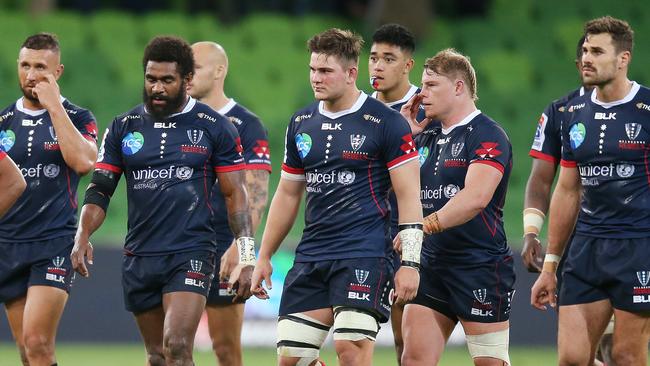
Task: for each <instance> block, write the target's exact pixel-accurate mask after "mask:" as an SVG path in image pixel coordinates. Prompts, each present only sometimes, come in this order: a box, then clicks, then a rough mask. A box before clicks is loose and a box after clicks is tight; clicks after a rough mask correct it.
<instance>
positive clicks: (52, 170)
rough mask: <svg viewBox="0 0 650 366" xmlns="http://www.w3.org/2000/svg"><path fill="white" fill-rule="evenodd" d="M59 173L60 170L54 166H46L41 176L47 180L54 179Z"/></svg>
mask: <svg viewBox="0 0 650 366" xmlns="http://www.w3.org/2000/svg"><path fill="white" fill-rule="evenodd" d="M60 171H61V168H60V167H59V166H58V165H56V164H48V165H46V166H44V167H43V175H45V176H46V177H48V178H56V177H57V176H58V175H59V172H60Z"/></svg>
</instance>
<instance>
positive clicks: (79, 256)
mask: <svg viewBox="0 0 650 366" xmlns="http://www.w3.org/2000/svg"><path fill="white" fill-rule="evenodd" d="M86 259H88V264H93V245H92V244H90V241H88V237H85V236H82V235H80V234H79V233H77V235H75V237H74V247H73V248H72V253H70V260H71V261H72V268H73V269H74V270H75V271H77V272H78V273H79V274H80V275H82V276H84V277H89V276H90V271H88V267H86Z"/></svg>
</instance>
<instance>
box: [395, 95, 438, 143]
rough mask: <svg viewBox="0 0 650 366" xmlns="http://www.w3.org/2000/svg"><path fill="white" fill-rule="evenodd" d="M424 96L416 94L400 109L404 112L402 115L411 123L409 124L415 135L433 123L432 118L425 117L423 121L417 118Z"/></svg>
mask: <svg viewBox="0 0 650 366" xmlns="http://www.w3.org/2000/svg"><path fill="white" fill-rule="evenodd" d="M422 98H423V97H422V95H421V94H415V95H414V96H412V97H411V99H409V101H408V102H406V104H404V105H403V106H402V108H401V109H400V114H402V116H403V117H404V118H405V119H406V121H407V122H408V123H409V126H410V127H411V133H412V134H413V135H417V134H419V133H421V132H422V131H423V130H424V129H425V128H426V127H427V126H428V125H429V123H431V119H430V118H425V119H423V120H422V121H418V120H417V116H418V112H419V111H420V104H421V103H422Z"/></svg>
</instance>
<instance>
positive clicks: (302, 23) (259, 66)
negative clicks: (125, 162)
mask: <svg viewBox="0 0 650 366" xmlns="http://www.w3.org/2000/svg"><path fill="white" fill-rule="evenodd" d="M648 8H649V7H648V6H647V4H645V3H644V2H641V1H638V0H634V1H626V2H619V3H617V4H616V6H615V7H614V6H612V4H611V2H603V1H595V2H571V1H566V0H547V1H545V2H544V3H543V4H542V2H539V1H534V0H519V1H510V0H494V1H493V3H492V6H491V9H490V11H489V14H488V17H487V18H460V19H443V18H437V19H436V20H435V21H434V22H432V24H431V26H430V30H429V32H428V34H427V35H426V36H424V37H421V39H419V40H418V49H417V51H416V55H415V59H416V69H415V70H414V72H413V73H412V76H411V77H412V81H413V82H414V83H415V84H419V79H420V75H421V70H422V64H423V62H424V59H425V58H426V57H430V56H432V55H433V54H435V52H437V51H438V50H440V49H442V48H445V47H455V48H457V49H459V50H460V51H461V52H463V53H466V54H468V55H469V56H471V58H472V60H473V63H474V65H475V67H476V69H477V73H478V84H479V88H478V94H479V98H480V99H479V102H478V105H479V108H480V109H481V110H483V111H484V112H486V113H487V114H488V115H490V116H492V117H493V118H495V119H496V120H498V121H499V122H501V123H502V124H503V125H504V127H505V129H506V131H507V132H508V133H509V135H510V138H511V141H512V144H513V147H514V151H515V154H516V155H515V169H514V171H513V175H512V179H511V185H510V192H509V197H508V201H507V204H506V210H505V215H506V228H507V230H508V235H509V236H510V237H511V238H519V237H520V236H521V229H520V226H521V225H520V210H521V207H522V200H523V186H524V184H525V181H526V178H527V175H528V169H529V165H530V164H529V160H528V157H527V151H528V148H529V144H530V141H531V138H532V134H533V132H534V129H535V123H536V121H537V119H538V115H539V113H540V112H541V111H542V109H543V108H544V107H545V105H546V104H547V103H549V102H550V101H551V100H552V99H555V98H558V97H560V96H562V95H564V94H565V93H566V92H568V91H569V90H572V89H573V88H575V87H576V86H577V85H578V77H577V73H576V71H575V68H574V66H573V59H574V57H575V45H576V41H577V39H578V38H579V37H580V35H581V28H582V24H583V23H584V21H585V20H587V19H589V18H591V17H595V16H600V15H605V14H610V15H613V16H619V17H623V18H625V19H628V20H629V21H630V23H631V25H632V26H633V27H634V28H635V29H636V30H637V32H636V37H637V40H636V44H637V45H638V47H637V48H636V50H635V56H634V61H633V63H632V67H631V77H632V79H634V80H636V81H638V82H641V83H646V82H648V81H649V79H650V69H648V68H646V67H644V63H645V61H647V60H649V59H650V48H649V47H645V46H644V45H645V44H647V42H645V41H646V40H647V39H648V34H649V32H650V10H649V9H648ZM559 9H561V11H560V10H559ZM0 16H1V18H2V19H3V21H2V22H0V34H2V37H0V47H1V48H2V50H3V52H2V53H1V54H0V78H2V80H5V87H4V88H2V89H0V98H2V99H1V100H3V105H6V104H9V103H10V102H11V101H13V100H15V99H16V98H17V97H18V96H19V91H18V88H17V87H14V86H12V85H16V83H17V79H16V76H15V74H16V72H15V70H16V63H15V62H16V55H17V51H18V48H19V46H20V44H21V42H22V41H23V39H24V38H25V36H26V35H28V34H30V33H33V32H37V31H49V32H54V33H57V34H58V35H59V36H60V39H61V44H62V50H63V63H64V64H65V65H66V71H65V75H64V76H63V77H62V79H61V88H62V90H63V94H64V95H65V96H67V97H69V98H70V99H71V100H72V101H74V102H75V103H78V104H80V105H83V106H85V107H88V108H90V109H91V110H93V111H94V112H95V114H96V116H97V119H98V122H99V125H100V131H103V129H104V128H105V127H106V126H107V125H108V124H109V123H110V121H111V120H112V118H113V117H114V116H115V115H117V114H119V113H122V112H124V111H126V110H128V109H130V108H131V107H132V106H133V105H135V104H137V103H139V102H140V95H141V87H142V86H141V85H142V66H141V57H142V50H143V48H144V45H145V44H146V42H147V41H148V40H149V39H150V38H151V37H153V36H155V35H158V34H175V35H179V36H182V37H184V38H185V39H187V40H188V41H190V42H196V41H199V40H212V41H216V42H220V43H221V44H223V46H224V47H225V48H226V50H227V52H228V54H229V57H230V72H229V76H228V79H227V84H226V91H227V93H228V94H229V95H230V96H232V97H234V98H235V99H236V100H238V101H240V102H241V103H243V104H245V105H246V106H248V107H249V108H250V109H251V110H253V111H255V112H256V113H257V114H258V115H259V116H260V117H261V118H262V120H263V121H264V122H265V123H266V125H267V127H268V129H269V134H270V138H271V150H272V152H273V157H274V173H273V177H272V179H271V181H272V185H273V187H272V189H273V188H274V187H275V184H277V181H278V172H279V165H280V162H281V155H282V151H283V138H284V130H285V126H286V122H287V120H288V118H289V117H290V115H291V113H293V112H294V111H295V110H296V109H297V108H299V107H301V106H302V105H305V104H307V103H309V102H310V101H311V100H312V95H311V90H310V88H309V83H308V68H307V60H308V54H307V52H306V44H305V42H306V40H307V39H308V38H309V37H310V36H311V35H313V34H314V33H316V32H319V31H321V30H323V29H326V28H328V27H332V26H338V27H351V28H353V29H363V27H362V25H361V24H353V23H352V24H351V23H350V21H347V20H344V19H339V18H333V17H330V16H327V17H324V16H317V15H311V16H305V17H299V18H292V17H289V16H286V15H278V14H255V15H252V16H249V17H248V18H246V19H244V20H243V21H241V22H239V23H235V24H228V25H224V24H221V23H219V22H218V21H217V20H216V19H215V18H214V17H211V16H208V15H186V14H183V13H179V12H155V13H149V14H145V15H133V14H130V13H121V12H117V11H110V10H104V11H99V12H95V13H93V14H92V15H82V14H80V13H75V12H61V11H58V12H53V13H48V14H47V15H44V16H41V17H38V18H35V19H31V18H30V19H28V17H27V15H26V14H25V13H22V12H10V11H0ZM366 38H367V37H366ZM366 48H367V47H366ZM366 57H367V51H366V53H364V55H362V59H361V62H360V72H359V75H360V77H359V82H358V85H359V87H360V88H362V89H364V90H366V91H369V90H368V89H369V85H368V82H367V63H366V59H367V58H366ZM84 184H85V182H82V185H84ZM83 191H84V190H83V189H80V193H81V194H83ZM125 227H126V200H125V199H124V189H123V188H121V189H118V192H117V193H116V197H115V199H113V200H112V203H111V208H110V211H109V215H108V219H107V222H106V224H105V225H104V226H103V227H102V229H101V230H100V231H99V232H98V233H97V235H96V239H95V240H96V241H100V242H112V243H120V242H121V240H122V237H123V235H124V232H125ZM301 229H302V220H298V222H297V225H296V227H295V228H294V230H293V231H292V234H291V235H292V236H291V239H292V240H291V241H295V239H297V238H298V237H299V234H300V232H301ZM513 241H514V242H515V243H514V244H517V243H516V242H517V241H518V240H513Z"/></svg>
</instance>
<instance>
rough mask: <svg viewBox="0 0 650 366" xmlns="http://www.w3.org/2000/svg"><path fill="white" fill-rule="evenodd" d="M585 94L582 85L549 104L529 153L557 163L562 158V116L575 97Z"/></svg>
mask: <svg viewBox="0 0 650 366" xmlns="http://www.w3.org/2000/svg"><path fill="white" fill-rule="evenodd" d="M584 94H585V88H584V87H580V88H578V89H576V90H574V91H572V92H571V93H569V94H567V95H565V96H563V97H562V98H560V99H557V100H554V101H553V102H551V104H549V105H548V106H547V107H546V109H545V110H544V112H543V113H542V115H541V116H540V117H539V121H538V122H537V129H536V130H535V137H534V138H533V144H532V146H531V147H530V152H529V153H528V155H530V156H531V157H533V158H535V159H541V160H546V161H548V162H551V163H553V164H555V165H557V164H559V163H560V160H561V159H562V116H563V114H564V112H565V111H566V105H567V103H568V102H569V101H570V100H572V99H573V98H576V97H579V96H581V95H584Z"/></svg>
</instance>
